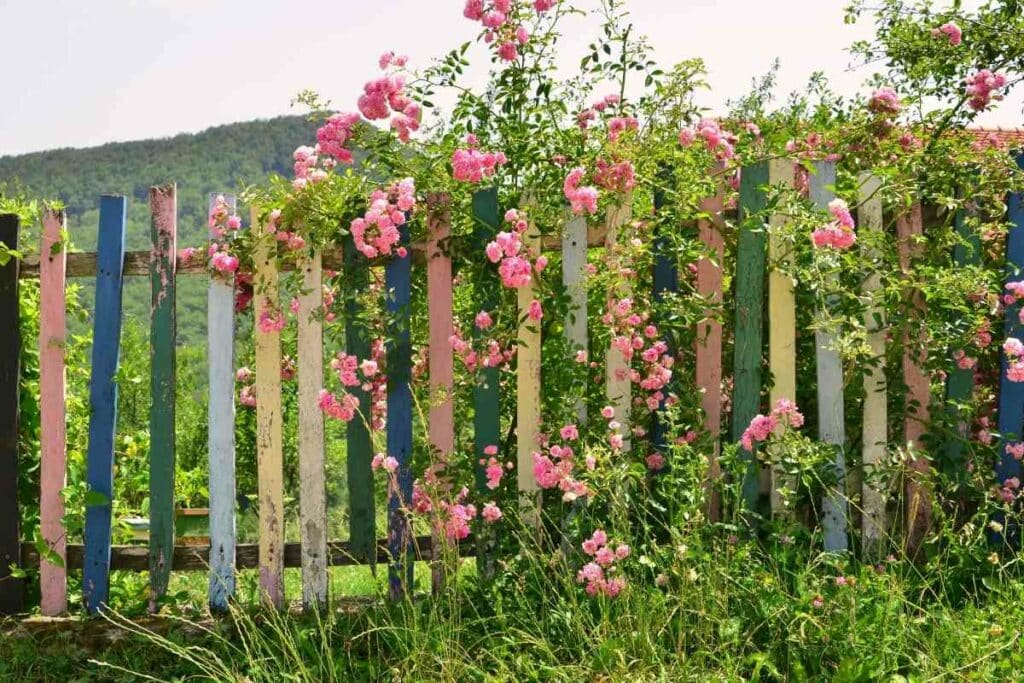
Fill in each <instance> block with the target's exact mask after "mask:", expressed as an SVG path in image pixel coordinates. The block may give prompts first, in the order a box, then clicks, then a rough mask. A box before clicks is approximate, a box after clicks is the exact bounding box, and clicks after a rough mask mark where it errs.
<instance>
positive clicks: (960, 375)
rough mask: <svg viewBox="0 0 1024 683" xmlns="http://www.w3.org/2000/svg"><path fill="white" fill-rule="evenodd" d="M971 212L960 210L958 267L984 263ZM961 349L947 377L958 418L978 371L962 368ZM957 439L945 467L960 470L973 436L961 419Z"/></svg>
mask: <svg viewBox="0 0 1024 683" xmlns="http://www.w3.org/2000/svg"><path fill="white" fill-rule="evenodd" d="M967 218H968V215H967V212H966V211H964V210H963V209H961V210H959V211H957V213H956V216H955V217H954V223H955V225H956V231H957V233H958V234H959V235H960V239H961V240H963V242H964V243H963V244H958V245H956V246H955V247H953V263H955V264H956V265H958V266H961V267H964V266H975V265H977V264H979V263H980V262H981V238H980V236H979V235H978V234H977V233H975V232H973V231H972V230H971V229H970V227H968V225H967ZM956 351H957V349H950V362H951V364H952V367H951V368H950V369H949V372H948V373H947V374H946V410H947V411H949V412H950V413H951V414H952V415H953V417H954V418H957V417H958V416H959V414H960V406H962V405H964V404H966V403H968V402H969V401H970V400H971V394H973V393H974V368H961V367H960V366H959V364H958V363H957V360H956V358H955V357H954V356H953V354H954V353H955V352H956ZM956 432H957V433H956V436H955V437H950V438H948V439H946V442H945V444H943V455H944V457H945V463H944V464H945V466H946V467H949V468H952V469H954V470H959V469H960V468H962V467H963V466H964V446H965V441H966V440H967V439H968V438H969V435H970V425H969V424H968V422H967V420H965V419H957V422H956Z"/></svg>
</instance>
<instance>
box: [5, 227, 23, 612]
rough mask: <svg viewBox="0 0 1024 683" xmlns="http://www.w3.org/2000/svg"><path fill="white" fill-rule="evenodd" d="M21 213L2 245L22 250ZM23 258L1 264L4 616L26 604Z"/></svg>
mask: <svg viewBox="0 0 1024 683" xmlns="http://www.w3.org/2000/svg"><path fill="white" fill-rule="evenodd" d="M18 228H19V221H18V217H17V216H15V215H13V214H2V215H0V243H2V244H3V246H4V247H6V248H7V249H11V250H17V249H18ZM18 270H19V261H18V259H17V258H14V256H13V255H12V256H10V258H8V260H7V263H5V264H4V265H3V266H0V348H2V349H3V353H2V354H0V614H17V613H18V612H21V611H22V610H23V609H24V607H25V596H24V585H23V582H22V580H21V579H18V578H15V577H13V576H11V567H12V566H14V567H20V566H21V524H20V522H21V517H20V515H21V511H20V510H19V509H18V408H19V406H18V401H19V397H20V393H21V386H20V385H21V382H20V380H21V322H20V319H19V318H20V312H19V301H18Z"/></svg>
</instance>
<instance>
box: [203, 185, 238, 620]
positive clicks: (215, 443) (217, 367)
mask: <svg viewBox="0 0 1024 683" xmlns="http://www.w3.org/2000/svg"><path fill="white" fill-rule="evenodd" d="M224 200H225V202H226V203H227V206H228V211H230V212H231V214H232V215H233V214H234V213H235V198H234V197H232V196H230V195H226V196H225V197H224ZM216 203H217V195H216V194H212V195H210V201H209V205H208V208H209V210H208V211H207V215H209V214H210V213H212V212H213V208H214V206H215V205H216ZM216 237H217V235H215V234H214V233H213V232H212V231H211V233H210V238H211V239H214V238H216ZM206 298H207V307H206V316H207V318H206V327H207V339H208V351H207V356H208V359H207V360H208V363H209V377H210V401H209V406H208V419H209V434H208V437H209V463H210V609H211V610H212V611H214V612H225V611H227V608H228V600H229V599H230V598H231V596H232V595H234V592H235V547H236V543H237V536H236V533H235V495H236V491H235V285H234V276H233V275H231V274H230V273H220V272H218V273H216V274H213V275H211V276H210V284H209V287H208V289H207V294H206Z"/></svg>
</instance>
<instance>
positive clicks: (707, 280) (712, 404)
mask: <svg viewBox="0 0 1024 683" xmlns="http://www.w3.org/2000/svg"><path fill="white" fill-rule="evenodd" d="M721 170H722V167H721V165H719V166H716V168H715V172H720V171H721ZM723 202H724V190H723V188H722V183H721V181H719V182H718V183H717V185H716V192H715V194H714V195H713V196H711V197H706V198H704V199H702V200H701V203H700V210H701V213H702V214H704V215H703V216H702V217H701V218H699V219H698V220H697V235H698V239H700V242H701V244H702V245H703V246H704V250H705V253H706V254H707V256H705V257H704V258H701V259H700V260H698V261H697V293H698V295H699V296H700V297H701V299H703V300H704V301H705V302H707V308H705V309H704V319H703V320H701V321H699V322H698V323H697V335H696V340H695V343H694V346H695V348H694V357H695V358H694V361H695V364H696V368H695V373H696V380H697V387H698V388H699V389H700V392H701V399H700V401H701V408H702V410H703V412H704V429H705V431H707V433H708V434H709V435H710V436H711V441H712V444H713V445H712V451H711V453H710V454H709V455H708V485H709V489H710V491H709V493H708V517H709V519H711V520H712V521H718V520H719V519H720V518H721V499H720V496H719V493H718V491H717V490H716V489H715V487H714V482H715V481H716V480H717V479H718V478H719V477H720V476H721V468H720V467H719V464H718V456H719V452H720V451H719V449H720V447H721V433H722V320H721V316H722V313H723V311H722V310H721V309H722V304H723V292H722V289H723V284H722V259H723V258H724V256H725V238H724V236H723V234H722V228H723V227H724V223H723V218H722V209H723Z"/></svg>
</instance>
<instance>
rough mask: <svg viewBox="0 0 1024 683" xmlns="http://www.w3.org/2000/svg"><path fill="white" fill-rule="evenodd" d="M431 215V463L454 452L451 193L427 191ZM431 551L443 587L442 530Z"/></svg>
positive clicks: (436, 580)
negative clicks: (450, 245) (431, 193)
mask: <svg viewBox="0 0 1024 683" xmlns="http://www.w3.org/2000/svg"><path fill="white" fill-rule="evenodd" d="M427 204H428V210H429V212H430V214H429V221H428V235H427V253H426V258H427V317H428V327H429V330H428V337H429V344H430V347H429V350H428V353H427V363H428V370H429V376H430V398H429V413H428V416H427V420H428V424H427V439H428V440H429V442H430V447H431V449H432V454H431V462H432V463H433V462H438V463H447V462H448V461H449V459H450V458H451V456H452V454H453V453H454V451H455V397H454V393H453V392H454V390H455V355H454V350H453V349H452V342H451V338H452V334H454V332H455V326H454V323H453V310H452V306H453V295H454V291H453V283H452V259H451V256H450V255H449V253H448V240H449V238H450V237H451V206H450V205H451V198H450V197H449V196H448V195H446V194H438V195H431V196H430V197H428V200H427ZM434 534H435V538H434V544H433V548H434V551H435V555H434V557H432V558H431V559H432V564H431V573H430V576H431V586H432V588H433V592H434V593H435V594H436V593H439V592H440V591H441V589H442V588H443V587H444V583H445V572H444V561H443V559H444V558H443V555H444V553H443V545H442V544H441V543H440V542H439V541H440V538H439V536H440V533H439V531H438V530H435V531H434Z"/></svg>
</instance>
